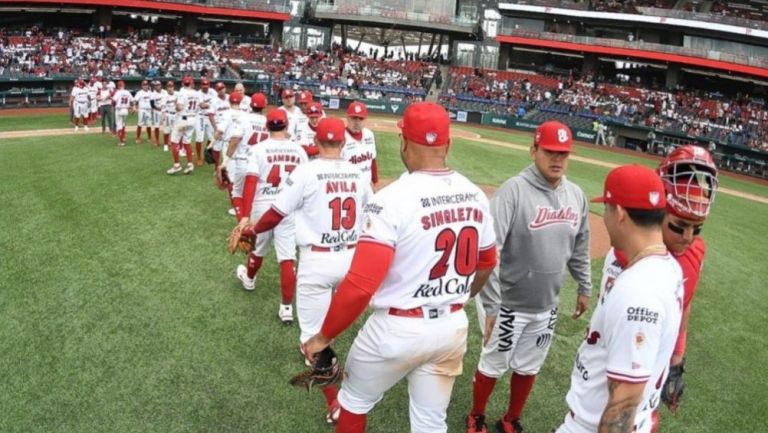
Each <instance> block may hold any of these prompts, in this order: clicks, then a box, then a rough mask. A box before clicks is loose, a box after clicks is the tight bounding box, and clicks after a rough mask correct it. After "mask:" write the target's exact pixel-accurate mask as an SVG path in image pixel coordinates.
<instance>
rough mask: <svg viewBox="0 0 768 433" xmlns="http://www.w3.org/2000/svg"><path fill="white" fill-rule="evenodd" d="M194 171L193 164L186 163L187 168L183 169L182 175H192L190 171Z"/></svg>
mask: <svg viewBox="0 0 768 433" xmlns="http://www.w3.org/2000/svg"><path fill="white" fill-rule="evenodd" d="M194 169H195V164H192V163H191V162H188V163H187V168H185V169H184V174H189V173H192V171H193V170H194Z"/></svg>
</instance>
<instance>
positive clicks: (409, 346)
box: [305, 102, 496, 433]
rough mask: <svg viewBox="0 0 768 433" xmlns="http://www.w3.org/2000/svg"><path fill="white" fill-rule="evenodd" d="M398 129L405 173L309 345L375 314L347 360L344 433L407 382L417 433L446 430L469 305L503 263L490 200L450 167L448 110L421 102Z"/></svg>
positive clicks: (356, 428) (388, 192)
mask: <svg viewBox="0 0 768 433" xmlns="http://www.w3.org/2000/svg"><path fill="white" fill-rule="evenodd" d="M399 126H400V128H401V129H402V135H401V141H400V155H401V158H402V160H403V162H404V164H405V166H406V168H407V169H408V173H405V174H403V175H402V176H401V177H400V178H399V179H398V180H397V181H395V182H393V183H392V184H391V185H389V186H388V187H387V188H384V189H382V190H381V191H379V192H378V193H377V194H375V195H374V197H373V198H372V200H371V201H369V202H368V204H367V205H366V206H365V211H364V216H363V221H362V224H363V230H362V234H361V235H360V238H359V240H358V244H357V248H356V250H355V255H354V257H353V258H352V265H351V267H350V270H349V272H348V273H347V275H346V277H345V278H344V280H343V281H342V283H341V284H340V285H339V288H338V290H337V292H336V294H335V295H334V296H333V299H332V300H331V305H330V307H329V309H328V314H327V315H326V317H325V321H324V322H323V325H322V328H321V330H320V332H319V333H318V334H317V335H315V336H314V337H312V338H311V339H310V340H309V341H308V342H307V344H306V346H305V350H306V352H307V353H308V354H309V357H312V356H313V355H314V354H316V353H319V352H320V351H321V350H323V349H324V348H326V347H327V346H328V345H329V343H330V342H331V341H332V340H333V339H334V338H335V337H336V336H338V335H339V334H340V333H341V332H343V331H344V330H345V329H347V328H348V327H349V326H350V325H351V324H352V323H353V322H354V321H355V320H356V319H357V318H358V317H359V316H360V314H361V313H362V312H363V311H364V310H365V309H366V308H367V307H368V305H369V304H370V305H371V307H372V308H373V310H374V312H373V314H372V315H371V316H370V317H369V319H368V320H367V321H366V323H365V325H364V326H363V328H362V329H361V330H360V332H359V334H358V335H357V337H356V338H355V341H354V343H353V344H352V348H351V349H350V351H349V355H348V356H347V363H346V371H345V373H344V383H343V384H342V387H341V391H340V392H339V396H338V400H339V403H340V404H341V408H342V409H341V414H340V416H339V422H338V424H337V426H336V432H337V433H339V432H344V433H360V432H363V431H365V425H366V414H367V413H368V412H369V411H370V410H371V409H373V407H374V406H375V405H376V403H378V402H379V401H380V400H381V398H382V396H383V394H384V393H385V392H386V391H387V390H389V389H390V388H391V387H392V386H394V385H395V384H396V383H397V382H399V381H400V380H401V379H403V378H407V380H408V391H409V395H410V421H411V431H412V432H446V431H447V425H446V422H445V419H446V409H447V407H448V402H449V401H450V398H451V391H452V388H453V382H454V380H455V378H456V376H458V375H459V374H461V370H462V358H463V356H464V353H465V351H466V346H467V331H468V329H467V328H468V323H467V316H466V314H465V312H464V309H463V306H464V303H465V302H466V301H467V300H468V299H469V298H470V296H474V295H475V294H476V293H477V292H478V291H479V290H480V288H481V287H482V285H483V284H484V283H485V281H486V280H487V278H488V276H489V275H490V273H491V271H492V269H493V267H494V265H495V262H496V246H495V242H494V240H495V236H494V234H493V217H492V216H491V212H490V209H489V206H488V199H487V198H486V197H485V194H483V192H482V191H481V190H480V189H479V188H478V187H477V186H475V185H474V184H472V182H470V181H469V180H468V179H467V178H465V177H464V176H462V175H461V174H459V173H457V172H455V171H452V170H450V169H449V168H448V167H447V166H446V158H447V156H448V149H449V147H450V146H449V144H450V120H449V118H448V113H447V112H446V111H445V109H444V108H443V107H441V106H439V105H437V104H434V103H431V102H417V103H414V104H411V105H409V106H408V108H407V109H406V110H405V114H404V115H403V119H402V120H401V121H400V123H399Z"/></svg>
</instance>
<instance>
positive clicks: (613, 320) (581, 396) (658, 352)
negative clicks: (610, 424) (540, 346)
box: [557, 250, 684, 433]
mask: <svg viewBox="0 0 768 433" xmlns="http://www.w3.org/2000/svg"><path fill="white" fill-rule="evenodd" d="M615 262H616V255H615V254H614V253H613V250H611V252H609V255H608V257H606V267H612V266H614V263H615ZM614 270H615V269H614ZM614 275H615V276H614ZM683 297H684V290H683V272H682V270H681V268H680V266H679V265H678V263H677V261H676V260H675V259H674V258H673V256H672V255H671V254H663V255H651V256H647V257H644V258H642V259H640V260H639V261H638V262H637V263H635V264H633V265H632V266H630V267H629V268H627V269H625V270H623V271H621V272H618V273H616V272H607V273H606V278H605V288H604V290H603V291H602V293H601V296H600V302H599V303H598V306H597V308H596V309H595V312H594V314H593V315H592V319H591V321H590V325H589V329H588V330H587V334H586V337H585V339H584V342H582V344H581V347H580V348H579V351H578V353H577V354H576V363H575V365H574V368H573V373H572V374H571V388H570V390H569V391H568V395H567V396H566V401H567V403H568V406H569V408H570V410H571V413H569V414H568V415H566V417H565V422H564V423H563V425H562V426H560V428H559V429H558V430H557V432H558V433H581V432H596V431H597V428H598V425H599V423H600V418H601V417H602V414H603V412H604V410H605V406H606V404H607V403H608V398H609V395H608V379H612V380H617V381H624V382H632V383H645V390H644V392H643V400H642V403H641V404H640V406H638V408H637V411H636V414H635V420H634V429H633V431H638V432H649V431H650V429H651V424H652V422H651V414H652V412H653V410H654V409H655V408H656V407H658V405H659V401H660V394H661V393H660V391H661V387H662V385H663V384H664V382H665V380H666V376H667V373H668V370H669V369H668V367H669V359H670V358H671V356H672V352H673V350H674V347H675V342H676V340H677V335H678V330H679V328H680V321H681V318H682V310H683Z"/></svg>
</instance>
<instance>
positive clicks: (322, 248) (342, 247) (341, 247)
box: [309, 244, 357, 253]
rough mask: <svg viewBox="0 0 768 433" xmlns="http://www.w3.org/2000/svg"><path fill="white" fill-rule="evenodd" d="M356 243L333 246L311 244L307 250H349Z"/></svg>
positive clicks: (319, 251)
mask: <svg viewBox="0 0 768 433" xmlns="http://www.w3.org/2000/svg"><path fill="white" fill-rule="evenodd" d="M356 246H357V245H356V244H351V245H336V246H335V247H318V246H317V245H312V246H311V247H310V248H309V250H310V251H314V252H316V253H330V252H331V251H334V252H336V251H342V250H351V249H353V248H355V247H356Z"/></svg>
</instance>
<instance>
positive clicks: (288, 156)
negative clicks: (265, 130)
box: [246, 138, 308, 203]
mask: <svg viewBox="0 0 768 433" xmlns="http://www.w3.org/2000/svg"><path fill="white" fill-rule="evenodd" d="M249 147H250V148H249V155H248V168H247V170H246V174H247V175H249V176H250V175H253V176H257V177H258V183H257V185H256V188H257V191H256V198H255V199H254V203H272V202H274V200H275V198H276V197H277V193H278V192H279V190H280V184H281V183H282V181H283V180H285V179H286V178H287V177H288V175H290V174H291V172H293V170H294V169H295V168H296V167H297V166H298V165H299V164H303V163H305V162H307V160H308V158H307V153H306V152H304V149H302V148H301V146H299V145H298V144H296V143H294V142H292V141H291V140H290V139H285V140H275V139H274V138H269V139H267V140H265V141H262V142H261V143H259V144H258V145H256V146H249Z"/></svg>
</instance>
